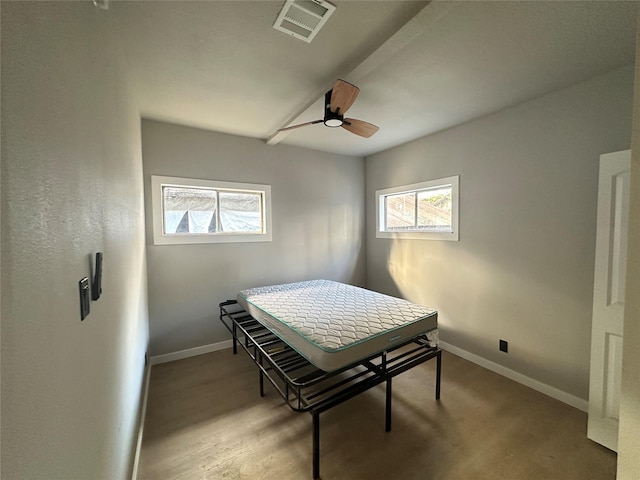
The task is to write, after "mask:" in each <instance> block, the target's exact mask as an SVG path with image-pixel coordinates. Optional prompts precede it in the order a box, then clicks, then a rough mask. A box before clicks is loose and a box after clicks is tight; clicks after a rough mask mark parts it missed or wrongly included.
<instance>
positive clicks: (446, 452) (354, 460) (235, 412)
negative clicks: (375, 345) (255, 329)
mask: <svg viewBox="0 0 640 480" xmlns="http://www.w3.org/2000/svg"><path fill="white" fill-rule="evenodd" d="M434 382H435V362H427V363H425V364H422V365H420V366H418V367H416V368H414V369H412V370H410V371H408V372H405V373H404V374H402V375H400V376H398V377H396V378H395V379H394V383H393V388H394V391H393V428H392V431H391V432H389V433H385V431H384V430H385V429H384V387H383V386H379V387H376V388H374V389H372V390H370V391H368V392H365V393H364V394H362V395H360V396H358V397H356V398H354V399H351V400H349V401H347V402H346V403H344V404H342V405H339V406H338V407H336V408H334V409H332V410H330V411H328V412H325V413H323V414H321V415H320V429H321V435H320V472H321V476H322V479H323V480H333V479H336V480H337V479H349V480H351V479H353V480H359V479H362V480H365V479H366V480H371V479H387V478H389V479H402V480H405V479H406V480H414V479H415V480H425V479H437V480H469V479H474V480H484V479H487V480H489V479H491V480H501V479H504V480H534V479H535V480H538V479H545V480H555V479H557V480H573V479H575V480H590V479H592V480H614V479H615V471H616V455H615V453H613V452H611V451H610V450H607V449H606V448H604V447H601V446H600V445H597V444H595V443H593V442H591V441H590V440H588V439H587V438H586V422H587V417H586V414H585V413H584V412H581V411H579V410H577V409H575V408H573V407H570V406H568V405H566V404H564V403H561V402H559V401H557V400H554V399H552V398H550V397H547V396H545V395H543V394H540V393H538V392H536V391H534V390H531V389H529V388H527V387H525V386H523V385H520V384H518V383H515V382H513V381H511V380H509V379H507V378H505V377H502V376H500V375H497V374H495V373H493V372H490V371H488V370H486V369H483V368H481V367H479V366H477V365H475V364H472V363H470V362H468V361H466V360H463V359H461V358H459V357H457V356H455V355H452V354H449V353H447V352H443V373H442V397H441V400H440V401H436V400H435V399H434ZM265 392H266V396H265V397H264V398H261V397H260V396H259V392H258V374H257V369H256V368H255V366H254V365H253V364H252V363H251V361H250V360H249V359H248V358H247V357H246V355H245V354H244V353H243V352H240V353H238V355H232V354H231V351H230V350H224V351H220V352H214V353H210V354H206V355H200V356H197V357H193V358H189V359H185V360H180V361H176V362H172V363H167V364H161V365H156V366H154V367H153V368H152V371H151V382H150V390H149V399H148V405H147V416H146V419H145V426H144V437H143V441H142V452H141V456H140V467H139V470H138V478H139V479H140V480H165V479H166V480H169V479H171V480H176V479H177V480H182V479H184V480H187V479H188V480H194V479H202V480H213V479H225V480H237V479H260V480H287V479H296V480H297V479H302V480H305V479H311V416H310V415H309V414H306V413H295V412H293V411H291V410H290V409H289V407H287V406H286V405H285V404H284V402H283V401H282V399H281V398H280V396H279V395H278V394H277V393H276V392H275V391H274V390H273V389H272V388H271V386H269V385H267V386H266V387H265Z"/></svg>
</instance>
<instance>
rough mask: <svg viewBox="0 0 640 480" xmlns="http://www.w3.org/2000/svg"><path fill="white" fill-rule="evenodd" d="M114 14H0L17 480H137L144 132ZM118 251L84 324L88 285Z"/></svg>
mask: <svg viewBox="0 0 640 480" xmlns="http://www.w3.org/2000/svg"><path fill="white" fill-rule="evenodd" d="M112 22H113V12H111V11H104V10H99V9H97V8H95V7H94V6H93V5H92V3H91V2H2V28H1V29H2V192H1V193H2V255H1V258H2V274H1V275H2V281H1V285H2V414H1V417H2V440H1V443H2V462H1V463H2V466H1V476H2V478H3V479H7V480H9V479H37V480H42V479H48V480H51V479H65V480H66V479H108V480H113V479H124V478H129V477H130V475H131V467H132V460H133V458H132V457H133V452H134V451H135V443H136V440H137V431H138V415H139V407H140V399H141V390H142V382H143V376H144V355H145V351H146V346H147V341H148V324H147V306H146V275H145V257H144V211H143V192H142V159H141V145H140V121H139V114H138V111H137V108H136V107H135V105H134V104H133V103H132V101H131V96H130V94H129V90H128V86H127V82H126V75H125V72H124V70H123V68H124V66H125V62H124V59H123V58H122V55H121V52H120V49H119V45H118V41H119V40H118V36H117V35H115V34H114V32H115V28H114V25H113V23H112ZM97 251H102V252H104V258H105V260H104V275H103V294H102V298H100V300H99V301H97V302H92V303H91V313H90V315H89V316H88V317H87V318H86V319H85V320H84V321H83V322H81V321H80V314H79V299H78V297H79V295H78V281H79V280H80V279H81V278H82V277H84V276H87V275H89V273H90V255H92V254H93V253H95V252H97Z"/></svg>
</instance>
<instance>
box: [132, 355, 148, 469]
mask: <svg viewBox="0 0 640 480" xmlns="http://www.w3.org/2000/svg"><path fill="white" fill-rule="evenodd" d="M150 379H151V362H148V363H147V365H146V367H145V369H144V382H143V384H144V385H143V387H142V406H141V408H140V416H139V417H138V422H139V424H138V440H137V442H136V451H135V454H134V456H133V469H132V474H131V480H137V478H138V466H139V464H140V453H141V451H142V435H143V433H144V419H145V417H146V416H147V398H149V380H150Z"/></svg>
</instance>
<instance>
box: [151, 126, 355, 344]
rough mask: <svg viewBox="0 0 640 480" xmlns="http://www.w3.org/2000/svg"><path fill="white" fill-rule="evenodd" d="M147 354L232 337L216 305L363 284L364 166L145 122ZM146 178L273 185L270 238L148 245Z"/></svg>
mask: <svg viewBox="0 0 640 480" xmlns="http://www.w3.org/2000/svg"><path fill="white" fill-rule="evenodd" d="M142 150H143V163H144V181H145V196H146V200H147V201H146V218H147V260H148V271H149V318H150V331H151V353H152V355H160V354H165V353H171V352H176V351H180V350H185V349H189V348H194V347H199V346H203V345H208V344H211V343H216V342H220V341H223V340H226V339H227V338H229V334H228V332H227V331H226V330H225V329H224V327H223V326H222V325H221V324H220V322H219V321H218V319H217V315H218V307H217V305H218V303H219V302H221V301H224V300H225V299H228V298H235V296H236V294H237V292H238V291H239V290H241V289H244V288H249V287H254V286H260V285H269V284H274V283H285V282H293V281H299V280H309V279H314V278H325V279H329V280H338V281H343V282H346V283H352V284H356V285H364V281H365V274H364V245H363V241H362V239H363V236H364V166H363V159H362V158H356V157H345V156H341V155H333V154H328V153H322V152H316V151H312V150H306V149H302V148H297V147H287V146H283V145H276V146H269V145H266V144H265V143H264V142H262V141H261V140H256V139H250V138H244V137H238V136H233V135H226V134H221V133H215V132H210V131H206V130H199V129H195V128H189V127H183V126H177V125H171V124H168V123H161V122H156V121H151V120H143V122H142ZM151 175H168V176H175V177H186V178H203V179H209V180H222V181H231V182H246V183H260V184H268V185H271V201H272V207H273V208H272V228H273V241H271V242H256V243H224V244H222V243H221V244H205V245H153V235H152V231H151V225H152V224H151V201H150V200H151V197H150V191H149V190H150V181H151V180H150V179H151Z"/></svg>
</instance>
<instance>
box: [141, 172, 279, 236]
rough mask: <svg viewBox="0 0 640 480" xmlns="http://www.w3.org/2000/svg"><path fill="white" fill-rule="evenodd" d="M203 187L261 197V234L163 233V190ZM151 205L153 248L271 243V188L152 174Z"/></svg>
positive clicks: (268, 186)
mask: <svg viewBox="0 0 640 480" xmlns="http://www.w3.org/2000/svg"><path fill="white" fill-rule="evenodd" d="M165 186H168V187H184V188H189V187H205V188H212V189H216V190H226V191H243V192H255V193H260V194H262V199H263V203H262V207H263V208H262V225H263V231H262V233H229V232H218V233H190V234H165V233H164V228H163V226H164V225H163V224H164V211H163V201H162V200H163V199H162V188H163V187H165ZM151 205H152V210H153V243H154V245H183V244H198V243H233V242H270V241H271V185H260V184H254V183H236V182H223V181H218V180H203V179H195V178H179V177H164V176H160V175H151Z"/></svg>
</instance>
